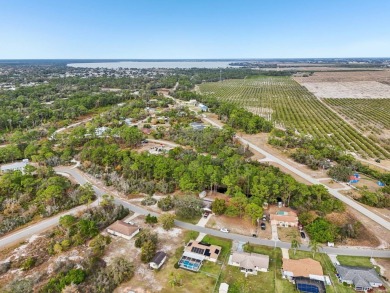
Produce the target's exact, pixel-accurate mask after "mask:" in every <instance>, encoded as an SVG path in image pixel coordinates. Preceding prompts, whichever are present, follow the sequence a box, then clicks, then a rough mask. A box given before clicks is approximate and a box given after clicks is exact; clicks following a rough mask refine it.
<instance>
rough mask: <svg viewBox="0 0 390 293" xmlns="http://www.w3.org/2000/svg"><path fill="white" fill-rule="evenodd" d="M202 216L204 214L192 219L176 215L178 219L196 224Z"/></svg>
mask: <svg viewBox="0 0 390 293" xmlns="http://www.w3.org/2000/svg"><path fill="white" fill-rule="evenodd" d="M201 217H202V216H199V217H194V218H190V219H187V218H182V217H176V220H178V221H182V222H186V223H190V224H193V225H196V224H198V222H199V220H200V218H201Z"/></svg>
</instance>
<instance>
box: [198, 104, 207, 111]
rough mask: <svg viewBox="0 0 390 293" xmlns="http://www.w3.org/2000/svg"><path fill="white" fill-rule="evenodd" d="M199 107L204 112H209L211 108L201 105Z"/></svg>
mask: <svg viewBox="0 0 390 293" xmlns="http://www.w3.org/2000/svg"><path fill="white" fill-rule="evenodd" d="M198 106H199V108H200V110H201V111H202V112H207V111H208V110H209V107H207V106H206V105H205V104H201V103H200V104H199V105H198Z"/></svg>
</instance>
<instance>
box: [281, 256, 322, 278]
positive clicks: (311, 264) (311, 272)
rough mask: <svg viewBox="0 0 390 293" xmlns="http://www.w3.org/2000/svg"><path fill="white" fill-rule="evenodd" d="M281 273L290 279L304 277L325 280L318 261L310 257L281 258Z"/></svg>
mask: <svg viewBox="0 0 390 293" xmlns="http://www.w3.org/2000/svg"><path fill="white" fill-rule="evenodd" d="M282 275H283V277H284V278H287V279H289V280H290V281H292V280H293V279H294V278H296V277H306V278H309V279H312V280H318V281H323V282H327V280H326V278H325V277H326V276H324V272H323V270H322V266H321V264H320V262H318V261H316V260H314V259H311V258H303V259H287V258H283V265H282Z"/></svg>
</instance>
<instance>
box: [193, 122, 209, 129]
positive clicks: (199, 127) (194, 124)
mask: <svg viewBox="0 0 390 293" xmlns="http://www.w3.org/2000/svg"><path fill="white" fill-rule="evenodd" d="M190 126H191V128H192V129H193V130H203V129H205V128H206V126H205V125H204V124H203V123H199V122H192V123H190Z"/></svg>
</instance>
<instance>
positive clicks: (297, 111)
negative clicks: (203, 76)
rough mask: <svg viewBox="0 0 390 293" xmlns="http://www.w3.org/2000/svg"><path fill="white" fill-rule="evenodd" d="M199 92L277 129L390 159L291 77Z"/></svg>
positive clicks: (250, 80)
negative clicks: (237, 106)
mask: <svg viewBox="0 0 390 293" xmlns="http://www.w3.org/2000/svg"><path fill="white" fill-rule="evenodd" d="M199 89H200V91H201V93H202V94H205V95H210V96H213V97H215V98H217V99H223V100H225V101H229V102H234V103H237V104H239V105H240V106H242V107H245V108H246V109H248V110H249V111H251V112H253V113H255V114H258V115H260V116H262V117H265V118H267V119H270V120H271V121H272V122H273V123H274V124H275V126H278V127H292V128H294V129H296V130H297V131H298V132H300V133H304V134H311V135H313V136H314V137H316V138H321V139H324V140H326V141H327V142H329V143H331V144H333V145H337V146H340V147H342V148H344V149H346V150H350V151H353V152H355V153H359V154H361V155H362V156H369V157H372V158H376V157H380V158H383V157H386V158H389V157H390V154H389V152H387V151H386V150H385V149H383V148H382V147H380V146H378V145H376V144H375V143H374V142H373V141H372V140H371V139H369V138H366V137H364V136H362V135H361V134H360V133H359V132H357V131H356V130H355V129H354V128H353V127H351V126H350V125H349V124H348V123H346V122H345V121H343V120H342V119H341V118H340V117H339V116H337V114H335V113H334V112H333V111H331V110H330V109H328V108H327V107H326V106H325V105H324V104H323V103H321V102H320V101H319V100H318V99H317V98H316V97H315V96H314V95H313V94H312V93H310V92H309V91H308V90H307V89H306V88H305V87H303V86H301V85H300V84H299V83H297V82H296V81H294V80H293V79H291V78H290V77H274V76H260V77H253V78H246V79H239V80H225V81H222V82H214V83H203V84H201V85H200V86H199Z"/></svg>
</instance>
